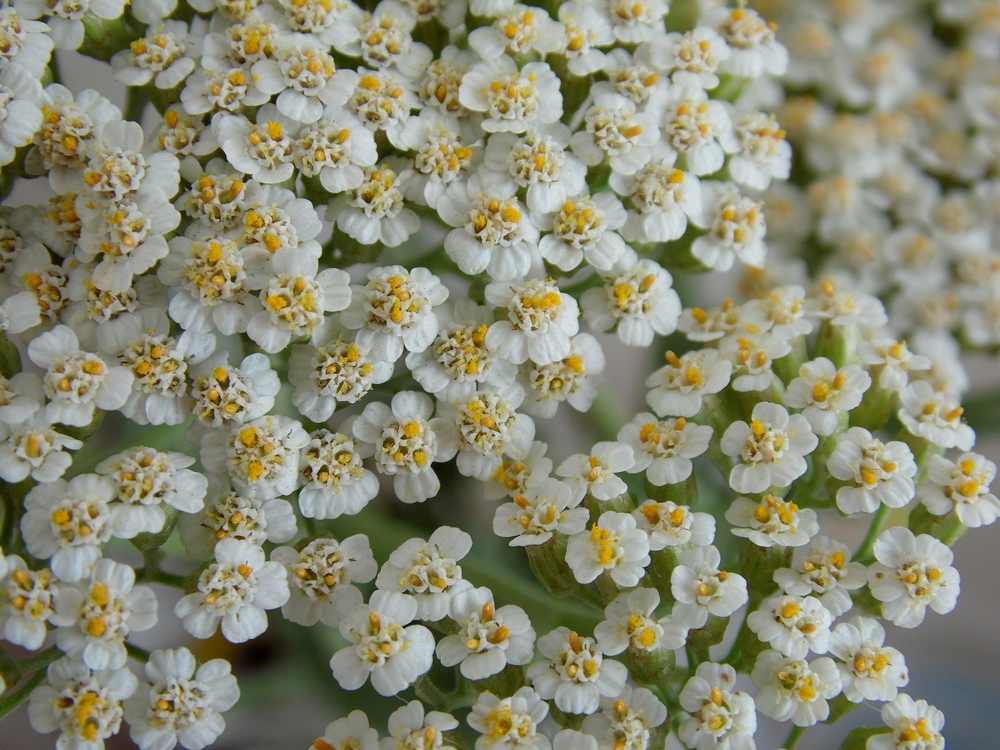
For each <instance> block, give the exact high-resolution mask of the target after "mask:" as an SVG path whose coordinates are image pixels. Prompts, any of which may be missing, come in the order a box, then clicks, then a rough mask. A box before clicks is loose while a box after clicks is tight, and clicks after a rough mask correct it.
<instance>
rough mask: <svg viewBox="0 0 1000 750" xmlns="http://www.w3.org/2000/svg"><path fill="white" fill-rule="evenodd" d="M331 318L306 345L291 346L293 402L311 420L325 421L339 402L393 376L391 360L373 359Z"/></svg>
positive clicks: (357, 398)
mask: <svg viewBox="0 0 1000 750" xmlns="http://www.w3.org/2000/svg"><path fill="white" fill-rule="evenodd" d="M369 348H370V347H369V346H365V345H361V346H359V345H358V343H357V342H356V341H355V340H354V337H353V336H352V335H351V334H349V333H348V332H347V331H345V330H344V329H343V328H341V327H340V326H339V325H337V324H336V323H335V322H334V321H333V320H332V319H327V320H324V321H323V322H321V323H320V324H319V325H318V326H317V328H316V330H315V332H314V333H313V337H312V343H311V345H309V346H295V347H293V348H292V354H291V357H289V360H288V380H289V381H290V382H291V383H292V385H294V386H295V392H294V393H293V394H292V403H293V404H295V408H296V409H298V410H299V413H300V414H302V416H304V417H306V418H307V419H311V420H313V421H314V422H325V421H326V420H328V419H329V418H330V417H331V416H332V415H333V413H334V411H336V409H337V404H338V402H341V403H346V404H353V403H356V402H358V401H360V400H361V399H362V398H364V397H365V396H367V395H368V393H369V392H370V391H371V389H372V386H374V385H376V384H379V383H384V382H385V381H386V380H388V379H389V378H390V377H392V369H393V363H391V362H384V361H381V360H379V359H374V358H372V357H371V356H370V355H369V351H368V350H369Z"/></svg>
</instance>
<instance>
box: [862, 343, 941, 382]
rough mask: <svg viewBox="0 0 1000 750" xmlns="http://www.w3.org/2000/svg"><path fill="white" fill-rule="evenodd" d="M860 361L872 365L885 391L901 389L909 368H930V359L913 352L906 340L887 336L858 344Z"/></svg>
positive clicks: (906, 379) (907, 378)
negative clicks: (897, 339)
mask: <svg viewBox="0 0 1000 750" xmlns="http://www.w3.org/2000/svg"><path fill="white" fill-rule="evenodd" d="M858 355H859V356H860V357H861V361H862V362H863V363H864V364H866V365H868V366H869V367H872V375H874V376H877V377H878V385H879V387H880V388H884V389H885V390H887V391H902V390H903V389H904V388H906V384H907V382H908V381H909V371H910V370H927V369H930V366H931V361H930V359H928V358H927V357H924V356H923V355H920V354H913V353H911V352H910V350H909V348H908V347H907V346H906V342H902V341H896V340H895V339H889V338H876V339H873V340H871V341H862V342H861V343H860V344H859V345H858Z"/></svg>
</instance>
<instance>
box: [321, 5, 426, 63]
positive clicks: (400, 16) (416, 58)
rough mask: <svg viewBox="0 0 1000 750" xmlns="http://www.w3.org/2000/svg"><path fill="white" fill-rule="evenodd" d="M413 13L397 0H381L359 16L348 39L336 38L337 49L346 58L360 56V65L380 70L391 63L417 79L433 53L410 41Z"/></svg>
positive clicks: (414, 16) (415, 22)
mask: <svg viewBox="0 0 1000 750" xmlns="http://www.w3.org/2000/svg"><path fill="white" fill-rule="evenodd" d="M416 24H417V17H416V15H415V13H414V12H413V11H412V10H411V9H410V8H409V7H408V6H407V5H405V4H404V3H401V2H397V0H382V2H380V3H379V4H378V5H376V6H375V8H374V9H373V10H372V11H371V13H365V14H364V16H363V17H362V18H361V19H359V21H358V24H357V27H358V35H357V38H355V35H353V34H352V35H351V37H350V38H351V41H350V42H349V43H347V41H346V39H341V40H335V42H334V46H335V48H336V50H337V51H338V52H340V53H342V54H344V55H347V56H348V57H358V56H360V57H361V62H362V64H364V65H366V66H367V67H369V68H374V69H376V70H377V69H381V68H387V67H390V66H393V67H394V68H395V69H396V70H398V71H399V72H400V73H402V74H403V75H404V76H407V77H409V78H418V77H419V76H420V74H421V73H422V72H423V70H424V68H426V67H427V64H428V63H429V62H430V61H431V57H433V54H432V53H431V50H430V49H429V48H428V47H427V45H425V44H421V43H420V42H414V41H413V36H412V33H413V27H414V26H416Z"/></svg>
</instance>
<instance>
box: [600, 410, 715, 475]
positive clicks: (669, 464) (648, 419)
mask: <svg viewBox="0 0 1000 750" xmlns="http://www.w3.org/2000/svg"><path fill="white" fill-rule="evenodd" d="M711 437H712V428H711V427H709V426H707V425H698V424H695V423H694V422H688V421H687V420H686V419H684V417H677V418H676V419H665V420H663V421H660V420H658V419H657V418H656V417H655V416H653V415H652V414H650V413H649V412H641V413H640V414H637V415H636V416H635V417H633V419H632V421H631V422H629V423H628V424H627V425H625V426H624V427H622V428H621V430H619V431H618V442H620V443H624V444H625V445H627V446H629V447H630V448H632V451H633V452H634V454H635V463H634V464H633V465H632V468H630V469H628V470H627V471H628V472H629V473H630V474H638V473H645V475H646V477H647V478H648V479H649V482H650V484H653V485H655V486H656V487H662V486H663V485H666V484H679V483H680V482H683V481H685V480H686V479H687V478H688V477H690V476H691V471H692V470H693V468H694V465H693V464H692V463H691V459H692V458H697V457H698V456H700V455H702V454H703V453H704V452H705V451H707V450H708V444H709V441H710V440H711Z"/></svg>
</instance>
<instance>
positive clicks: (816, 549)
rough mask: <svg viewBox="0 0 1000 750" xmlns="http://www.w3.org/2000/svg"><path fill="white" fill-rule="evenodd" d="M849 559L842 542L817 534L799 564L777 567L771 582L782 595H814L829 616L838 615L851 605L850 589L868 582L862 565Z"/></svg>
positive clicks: (846, 549) (866, 573)
mask: <svg viewBox="0 0 1000 750" xmlns="http://www.w3.org/2000/svg"><path fill="white" fill-rule="evenodd" d="M850 560H851V552H850V549H849V548H848V546H847V545H846V544H841V543H840V542H838V541H836V540H835V539H830V538H828V537H825V536H818V537H816V538H815V539H813V540H812V542H811V544H810V545H809V549H808V550H807V554H806V558H805V560H803V561H802V563H801V564H800V565H799V567H798V568H794V569H793V568H778V570H776V571H775V572H774V582H775V583H777V584H778V585H779V586H781V589H782V591H784V592H785V593H786V594H794V595H795V596H814V597H816V598H817V599H819V600H820V602H821V603H822V604H823V606H824V607H826V608H827V609H828V610H830V614H831V615H832V616H833V617H840V616H841V615H842V614H844V613H845V612H847V611H848V610H849V609H850V608H851V607H853V606H854V602H853V601H852V600H851V594H850V592H851V591H853V590H854V589H859V588H861V587H862V586H864V585H865V584H866V583H867V581H868V571H867V569H866V568H865V566H864V565H862V564H861V563H857V562H851V561H850Z"/></svg>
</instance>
